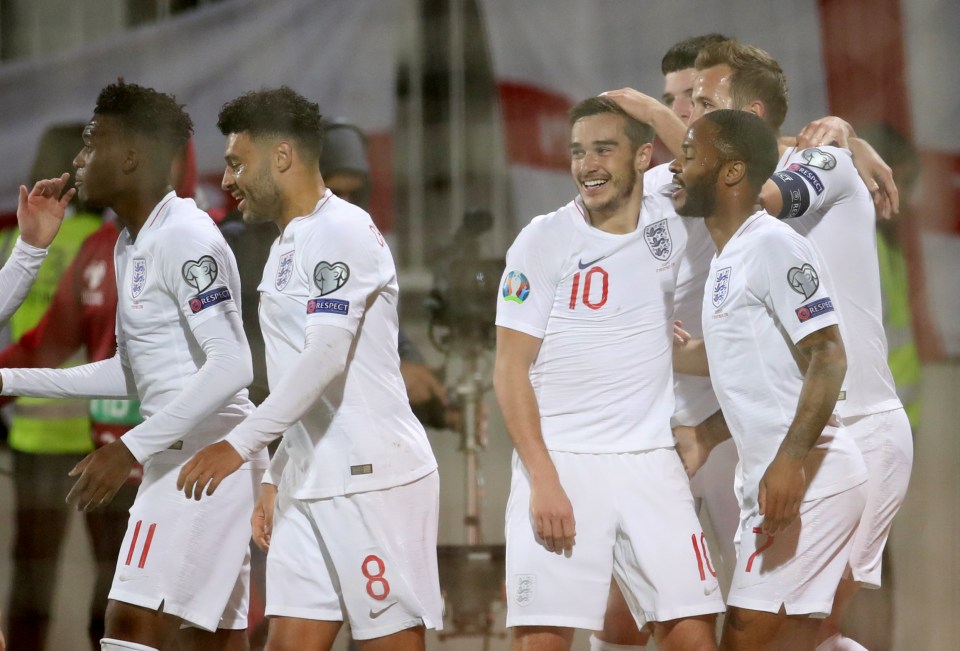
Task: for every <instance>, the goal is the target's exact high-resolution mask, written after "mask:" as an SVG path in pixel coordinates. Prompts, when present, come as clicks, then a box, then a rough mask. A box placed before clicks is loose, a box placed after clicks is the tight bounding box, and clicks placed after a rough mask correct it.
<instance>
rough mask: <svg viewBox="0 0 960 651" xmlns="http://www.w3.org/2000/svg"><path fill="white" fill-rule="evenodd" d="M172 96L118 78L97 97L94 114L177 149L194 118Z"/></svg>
mask: <svg viewBox="0 0 960 651" xmlns="http://www.w3.org/2000/svg"><path fill="white" fill-rule="evenodd" d="M183 106H184V105H183V104H178V103H177V100H176V98H175V97H174V96H173V95H168V94H166V93H161V92H159V91H156V90H154V89H153V88H147V87H146V86H140V85H137V84H129V83H127V82H125V81H124V80H123V77H121V78H119V79H118V80H117V81H116V83H113V84H110V85H109V86H106V87H105V88H104V89H103V90H101V91H100V95H99V96H97V106H96V108H95V109H94V111H93V112H94V114H95V115H104V116H109V117H111V118H113V119H114V120H116V121H117V122H118V123H119V125H120V127H121V128H122V129H124V130H125V131H128V132H131V133H135V134H137V135H141V136H147V137H150V138H153V139H156V140H157V141H159V142H161V143H164V144H167V145H169V146H170V147H171V150H173V151H178V150H180V149H181V148H183V146H184V145H186V144H187V141H188V140H190V136H191V134H193V120H191V119H190V116H189V115H187V112H186V111H184V110H183Z"/></svg>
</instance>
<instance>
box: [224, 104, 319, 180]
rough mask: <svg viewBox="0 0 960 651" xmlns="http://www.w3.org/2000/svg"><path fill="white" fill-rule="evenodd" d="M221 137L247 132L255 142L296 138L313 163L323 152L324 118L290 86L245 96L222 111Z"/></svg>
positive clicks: (317, 106) (315, 107)
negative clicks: (277, 138)
mask: <svg viewBox="0 0 960 651" xmlns="http://www.w3.org/2000/svg"><path fill="white" fill-rule="evenodd" d="M217 127H219V128H220V133H222V134H223V135H225V136H226V135H228V134H231V133H244V132H247V133H249V134H250V135H251V136H253V137H254V138H258V137H261V136H281V137H288V138H293V139H294V140H296V142H297V143H298V144H299V145H300V147H301V148H302V150H303V153H304V154H306V155H307V157H308V158H309V159H311V160H314V161H319V160H320V154H321V152H322V151H323V117H322V116H321V115H320V106H319V105H318V104H317V103H316V102H311V101H310V100H308V99H307V98H306V97H304V96H303V95H300V94H299V93H297V92H296V91H294V90H293V89H291V88H289V87H288V86H281V87H280V88H271V89H266V88H265V89H262V90H256V91H250V92H249V93H245V94H243V95H241V96H240V97H238V98H236V99H235V100H233V101H230V102H227V103H226V104H224V105H223V108H221V109H220V115H219V116H218V119H217Z"/></svg>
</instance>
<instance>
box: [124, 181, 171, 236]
mask: <svg viewBox="0 0 960 651" xmlns="http://www.w3.org/2000/svg"><path fill="white" fill-rule="evenodd" d="M172 191H173V188H172V187H170V186H169V185H164V186H162V187H161V186H157V187H152V188H139V189H138V190H137V191H135V192H131V193H129V194H128V195H126V196H123V197H120V198H118V199H117V201H115V202H114V204H113V205H112V206H110V207H111V208H112V209H113V211H114V212H115V213H117V220H118V221H119V222H120V223H121V224H123V226H124V227H125V228H126V229H127V232H128V233H129V234H130V237H131V239H133V240H136V239H137V235H139V234H140V230H141V229H142V228H143V225H144V224H146V223H147V219H149V218H150V214H151V213H152V212H153V209H154V208H156V207H157V204H159V203H160V202H161V201H162V200H163V198H164V197H165V196H167V194H168V193H170V192H172Z"/></svg>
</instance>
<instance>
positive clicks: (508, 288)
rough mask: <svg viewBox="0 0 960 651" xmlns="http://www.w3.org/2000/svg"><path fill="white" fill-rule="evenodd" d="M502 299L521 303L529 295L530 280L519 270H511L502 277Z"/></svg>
mask: <svg viewBox="0 0 960 651" xmlns="http://www.w3.org/2000/svg"><path fill="white" fill-rule="evenodd" d="M501 293H502V294H503V300H505V301H511V302H513V303H523V302H524V301H525V300H527V297H528V296H529V295H530V281H529V280H527V277H526V276H525V275H523V274H522V273H521V272H519V271H511V272H509V273H508V274H507V276H506V278H504V279H503V287H502V288H501Z"/></svg>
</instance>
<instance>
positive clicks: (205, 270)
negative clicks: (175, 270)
mask: <svg viewBox="0 0 960 651" xmlns="http://www.w3.org/2000/svg"><path fill="white" fill-rule="evenodd" d="M182 273H183V279H184V280H185V281H187V284H188V285H190V286H191V287H193V288H194V289H195V290H197V293H202V292H203V291H204V290H206V289H207V288H208V287H210V285H212V284H213V283H214V281H215V280H216V279H217V276H218V275H219V273H220V270H219V269H218V268H217V261H216V260H214V259H213V258H211V257H210V256H209V255H205V256H203V257H201V258H200V259H199V260H187V261H186V262H184V263H183V268H182Z"/></svg>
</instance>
